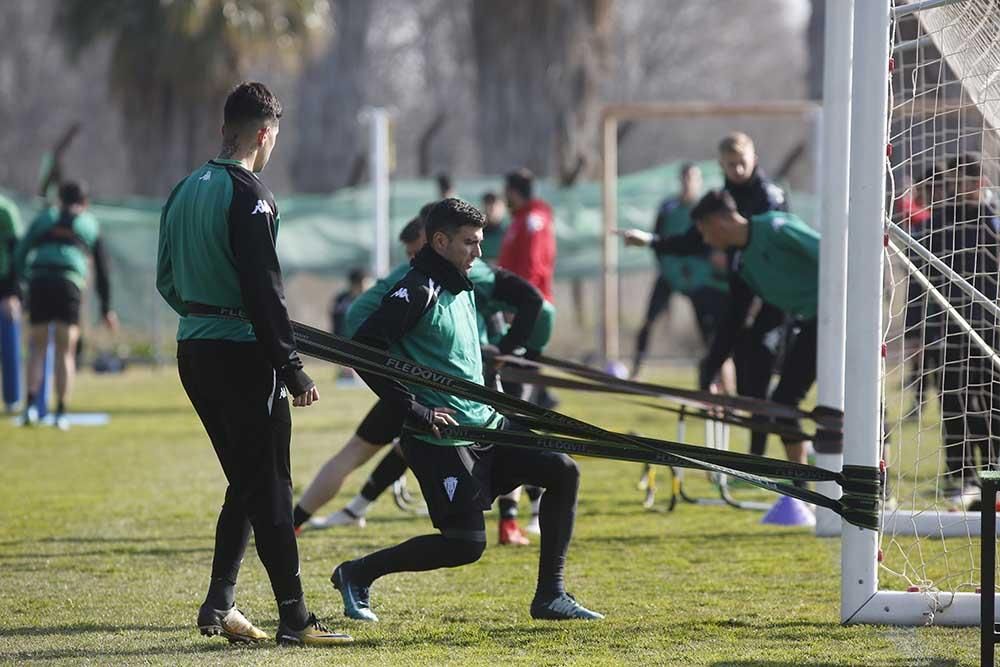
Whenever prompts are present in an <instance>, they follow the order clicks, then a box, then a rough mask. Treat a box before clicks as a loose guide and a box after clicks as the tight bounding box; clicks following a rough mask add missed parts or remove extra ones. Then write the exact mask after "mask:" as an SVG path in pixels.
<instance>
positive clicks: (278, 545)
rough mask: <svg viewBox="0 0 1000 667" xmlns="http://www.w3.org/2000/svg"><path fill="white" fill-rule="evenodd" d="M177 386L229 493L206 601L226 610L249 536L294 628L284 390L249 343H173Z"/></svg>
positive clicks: (297, 598)
mask: <svg viewBox="0 0 1000 667" xmlns="http://www.w3.org/2000/svg"><path fill="white" fill-rule="evenodd" d="M177 362H178V370H179V371H180V377H181V383H182V384H183V385H184V390H185V391H186V392H187V395H188V397H189V398H190V399H191V403H192V404H193V405H194V409H195V411H196V412H197V413H198V416H199V417H200V418H201V421H202V424H204V426H205V430H206V431H207V432H208V437H209V438H210V439H211V441H212V447H213V448H214V449H215V454H216V456H217V457H218V459H219V463H220V464H222V470H223V472H224V473H225V475H226V480H227V481H228V482H229V486H228V487H227V489H226V496H225V502H224V504H223V506H222V510H221V511H220V512H219V520H218V524H217V526H216V532H215V554H214V557H213V560H212V585H211V587H210V592H209V599H208V601H209V602H211V603H212V604H214V605H216V607H217V608H224V607H221V606H220V605H222V604H225V603H229V604H230V605H231V603H232V596H233V595H234V592H233V589H234V588H235V585H236V578H237V576H238V575H239V571H240V563H241V562H242V560H243V554H244V552H245V551H246V547H247V542H248V540H249V538H250V529H251V527H252V528H253V532H254V537H255V544H256V547H257V554H258V555H259V556H260V560H261V563H263V564H264V568H265V569H266V570H267V574H268V577H269V579H270V581H271V588H272V590H273V592H274V596H275V600H277V602H278V610H279V614H280V615H281V618H282V620H284V621H285V622H287V623H290V624H292V627H301V626H302V625H303V624H304V623H305V602H304V598H303V595H302V583H301V581H300V579H299V574H298V570H299V553H298V546H297V545H296V542H295V531H294V528H293V526H292V478H291V472H290V465H289V444H290V442H291V428H292V422H291V413H290V411H289V407H288V399H287V398H286V397H285V391H284V387H282V386H281V385H280V384H279V383H277V382H276V379H275V375H274V371H273V369H272V368H271V364H270V363H269V362H268V361H267V358H266V356H265V355H264V353H263V350H262V349H261V347H260V346H259V345H258V344H256V343H234V342H227V341H181V342H180V343H179V344H178V350H177Z"/></svg>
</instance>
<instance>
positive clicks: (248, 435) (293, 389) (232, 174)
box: [156, 83, 351, 646]
mask: <svg viewBox="0 0 1000 667" xmlns="http://www.w3.org/2000/svg"><path fill="white" fill-rule="evenodd" d="M279 118H281V103H280V102H279V101H278V99H277V98H276V97H275V96H274V95H273V94H272V93H271V92H270V91H269V90H268V89H267V88H266V87H265V86H264V85H263V84H260V83H243V84H240V85H239V86H237V87H236V89H235V90H233V92H232V93H231V94H230V95H229V98H228V99H227V100H226V106H225V111H224V121H223V126H222V140H223V145H222V150H221V152H220V153H219V157H217V158H216V159H214V160H209V161H208V162H206V163H205V164H203V165H202V166H200V167H198V169H196V170H195V171H194V172H193V173H192V174H191V175H190V176H188V177H187V178H185V179H184V180H183V181H181V182H180V184H179V185H178V186H177V187H176V188H174V191H173V193H172V194H171V195H170V199H168V200H167V204H166V206H164V207H163V213H162V216H161V218H160V247H159V255H158V258H157V271H156V287H157V289H158V290H159V292H160V294H161V295H162V296H163V298H164V299H165V300H166V301H167V303H169V304H170V306H171V307H172V308H173V309H174V310H175V311H177V314H178V315H180V316H181V319H180V324H179V325H178V327H177V341H178V342H177V366H178V370H179V372H180V377H181V383H182V384H183V385H184V390H185V391H186V392H187V395H188V398H190V400H191V403H192V404H193V405H194V409H195V411H196V412H197V413H198V416H199V417H200V418H201V421H202V424H204V426H205V430H206V431H208V436H209V438H210V439H211V441H212V446H213V447H214V448H215V453H216V455H217V456H218V458H219V462H220V463H221V464H222V469H223V471H224V472H225V475H226V480H227V481H228V482H229V487H228V488H227V489H226V497H225V503H224V504H223V506H222V510H221V512H220V513H219V520H218V525H217V527H216V532H215V556H214V558H213V560H212V577H211V581H210V584H209V588H208V595H207V596H206V598H205V602H204V604H202V606H201V608H200V609H199V611H198V627H199V629H200V630H201V632H202V634H205V635H219V634H221V635H224V636H225V637H226V638H228V639H229V640H230V641H239V642H259V641H263V640H264V639H266V638H267V635H266V634H265V633H264V632H263V631H261V630H260V629H258V628H256V627H255V626H254V625H252V624H251V623H250V622H249V621H248V620H247V619H246V617H245V616H243V614H241V613H240V611H239V610H238V609H237V608H236V606H235V602H236V578H237V576H238V574H239V571H240V564H241V563H242V561H243V553H244V552H245V551H246V547H247V543H248V542H249V539H250V530H251V527H252V528H253V533H254V541H255V544H256V547H257V554H258V555H259V556H260V560H261V562H262V563H263V564H264V567H265V569H266V570H267V574H268V578H269V579H270V580H271V589H272V591H273V592H274V596H275V601H276V602H277V606H278V617H279V625H278V633H277V636H276V639H277V641H278V643H279V644H292V645H301V644H305V645H308V646H330V645H335V644H343V643H347V642H350V641H351V638H350V637H349V636H347V635H343V634H339V633H334V632H330V631H329V630H327V629H326V628H324V627H323V626H322V625H321V624H320V623H319V622H318V621H317V620H316V617H315V616H314V615H312V614H310V613H309V611H308V609H307V608H306V603H305V597H304V595H303V592H302V583H301V581H300V578H299V553H298V547H297V545H296V543H295V531H294V529H293V527H292V480H291V470H290V464H289V444H290V440H291V427H292V422H291V414H290V411H289V408H288V395H289V394H291V396H292V397H293V404H294V405H296V406H299V407H304V406H308V405H311V404H312V403H313V402H315V401H318V400H319V392H318V391H317V390H316V384H315V383H314V382H313V381H312V380H311V379H310V378H309V376H308V375H306V373H305V371H303V370H302V361H301V359H300V358H299V355H298V352H297V351H296V349H295V339H294V338H293V336H292V325H291V322H290V321H289V319H288V312H287V310H286V308H285V295H284V288H283V286H282V279H281V266H280V265H279V264H278V255H277V251H276V248H275V243H276V241H277V234H278V226H279V221H280V217H279V215H278V207H277V204H276V203H275V201H274V196H273V195H272V194H271V191H270V190H268V189H267V187H265V185H264V184H263V183H262V182H261V181H260V179H259V178H258V177H257V173H258V172H260V171H261V170H262V169H263V168H264V166H265V165H266V164H267V162H268V159H269V158H270V156H271V151H272V150H273V149H274V145H275V142H276V141H277V138H278V119H279Z"/></svg>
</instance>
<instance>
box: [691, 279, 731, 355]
mask: <svg viewBox="0 0 1000 667" xmlns="http://www.w3.org/2000/svg"><path fill="white" fill-rule="evenodd" d="M688 298H689V299H691V305H692V306H693V307H694V315H695V318H696V319H697V321H698V331H699V332H700V333H701V339H702V341H703V342H704V343H705V344H706V345H711V344H712V339H713V338H715V330H716V329H718V328H719V323H720V322H721V321H722V318H723V317H724V316H725V314H726V309H728V308H729V294H728V293H727V292H723V291H722V290H720V289H716V288H714V287H699V288H698V289H696V290H694V291H693V292H691V293H690V294H688Z"/></svg>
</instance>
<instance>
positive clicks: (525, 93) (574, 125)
mask: <svg viewBox="0 0 1000 667" xmlns="http://www.w3.org/2000/svg"><path fill="white" fill-rule="evenodd" d="M610 9H611V0H579V1H577V0H508V1H506V2H495V1H494V0H472V11H471V23H472V34H473V35H475V42H474V48H473V52H474V57H475V61H476V65H477V84H476V89H477V93H478V95H477V99H478V103H479V122H480V132H479V139H480V144H481V153H482V169H483V171H484V172H486V173H500V172H504V171H507V170H509V169H511V168H513V167H517V166H526V167H528V168H529V169H531V170H532V171H534V172H535V173H536V174H539V175H551V176H555V177H557V178H559V180H560V182H562V183H563V184H569V183H572V181H574V180H575V179H576V178H577V177H578V176H579V175H581V174H585V173H592V172H593V170H594V169H595V168H596V165H597V162H598V137H597V124H598V121H599V119H598V115H599V112H600V108H599V99H598V94H597V93H598V90H599V86H600V82H601V80H602V78H603V77H605V76H606V74H607V72H608V53H609V38H610V32H611V11H610Z"/></svg>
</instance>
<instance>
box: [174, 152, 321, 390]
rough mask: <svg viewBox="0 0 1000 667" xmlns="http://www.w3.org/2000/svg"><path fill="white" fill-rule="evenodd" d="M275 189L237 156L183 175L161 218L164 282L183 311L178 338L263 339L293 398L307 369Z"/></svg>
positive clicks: (308, 383)
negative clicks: (292, 315)
mask: <svg viewBox="0 0 1000 667" xmlns="http://www.w3.org/2000/svg"><path fill="white" fill-rule="evenodd" d="M279 223H280V217H279V215H278V206H277V204H276V203H275V201H274V195H272V194H271V191H270V190H269V189H268V188H267V187H266V186H265V185H264V184H263V183H262V182H261V181H260V179H259V178H258V177H257V175H256V174H254V173H252V172H251V171H248V170H247V169H245V168H244V167H243V166H242V165H241V164H240V163H239V162H238V161H236V160H221V159H216V160H210V161H208V162H206V163H205V164H204V165H202V166H201V167H199V168H198V169H196V170H195V171H194V172H192V173H191V175H189V176H188V177H187V178H185V179H184V180H183V181H181V182H180V183H179V184H178V185H177V187H176V188H174V191H173V192H172V193H171V195H170V198H169V199H168V200H167V203H166V205H165V206H164V207H163V212H162V214H161V216H160V242H159V252H158V256H157V267H156V287H157V289H158V290H159V292H160V294H161V295H162V296H163V298H164V299H165V300H166V301H167V303H168V304H170V306H171V308H173V309H174V310H175V311H176V312H177V314H178V315H180V316H181V319H180V323H179V324H178V326H177V340H178V341H179V342H184V341H190V340H223V341H232V342H234V343H248V342H254V341H256V342H259V343H260V344H261V345H262V346H263V348H264V350H265V352H266V354H267V357H268V359H269V360H270V362H271V364H272V366H273V367H274V369H275V371H276V372H277V374H278V378H279V379H280V380H281V381H282V382H284V384H285V386H286V387H288V391H289V392H290V393H291V395H292V396H298V395H300V394H302V393H304V392H305V391H307V390H308V389H309V388H310V387H311V386H312V385H313V382H312V380H310V379H309V376H308V375H306V374H305V372H304V371H303V370H302V361H301V359H300V358H299V355H298V353H297V352H296V350H295V339H294V337H293V335H292V325H291V322H290V321H289V319H288V309H287V307H286V305H285V293H284V287H283V285H282V279H281V266H280V264H279V263H278V254H277V250H276V246H275V244H276V242H277V236H278V227H279Z"/></svg>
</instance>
